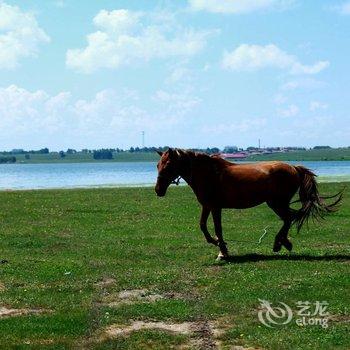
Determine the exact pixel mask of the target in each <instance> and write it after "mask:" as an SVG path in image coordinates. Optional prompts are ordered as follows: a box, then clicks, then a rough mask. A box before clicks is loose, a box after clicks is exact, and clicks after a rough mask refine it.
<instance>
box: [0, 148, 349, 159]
mask: <svg viewBox="0 0 350 350" xmlns="http://www.w3.org/2000/svg"><path fill="white" fill-rule="evenodd" d="M0 156H1V153H0ZM6 156H7V155H6ZM15 156H16V158H17V163H83V162H156V161H158V160H159V156H158V154H157V153H155V152H154V153H152V152H135V153H130V152H122V153H115V154H114V155H113V157H114V158H113V159H111V160H95V159H93V156H92V154H91V153H82V152H78V153H75V154H66V156H65V157H64V158H61V157H60V155H59V154H58V153H57V152H56V153H55V152H51V153H49V154H30V159H25V155H24V154H15ZM246 160H248V161H255V160H284V161H288V160H296V161H303V160H350V148H333V149H321V150H317V149H316V150H307V151H291V152H287V153H273V154H266V155H252V156H250V157H248V158H247V159H246Z"/></svg>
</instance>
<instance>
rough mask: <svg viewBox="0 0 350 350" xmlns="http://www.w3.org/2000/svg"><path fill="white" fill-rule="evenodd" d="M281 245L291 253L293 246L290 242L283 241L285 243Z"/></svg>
mask: <svg viewBox="0 0 350 350" xmlns="http://www.w3.org/2000/svg"><path fill="white" fill-rule="evenodd" d="M283 245H284V247H285V248H286V249H287V250H288V251H292V249H293V244H292V242H290V241H285V242H283Z"/></svg>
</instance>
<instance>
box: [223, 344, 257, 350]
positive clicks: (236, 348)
mask: <svg viewBox="0 0 350 350" xmlns="http://www.w3.org/2000/svg"><path fill="white" fill-rule="evenodd" d="M230 350H263V349H262V348H251V347H249V348H246V347H244V346H242V345H233V346H232V347H231V348H230Z"/></svg>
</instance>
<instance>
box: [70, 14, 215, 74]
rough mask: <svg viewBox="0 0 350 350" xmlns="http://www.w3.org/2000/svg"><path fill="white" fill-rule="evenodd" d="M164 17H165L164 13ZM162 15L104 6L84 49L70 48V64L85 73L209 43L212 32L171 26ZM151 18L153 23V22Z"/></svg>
mask: <svg viewBox="0 0 350 350" xmlns="http://www.w3.org/2000/svg"><path fill="white" fill-rule="evenodd" d="M161 18H163V17H161ZM161 18H156V17H155V16H154V14H153V15H151V16H150V17H147V14H144V13H139V12H132V11H129V10H123V9H121V10H114V11H110V12H109V11H106V10H101V11H100V12H99V13H98V14H97V15H96V16H95V18H94V20H93V22H94V25H95V26H96V28H97V31H96V32H94V33H91V34H89V35H88V36H87V42H88V43H87V46H86V47H85V48H83V49H70V50H68V51H67V55H66V64H67V66H68V67H70V68H73V69H76V70H78V71H81V72H84V73H91V72H93V71H95V70H97V69H99V68H118V67H120V66H122V65H127V64H131V63H140V62H146V61H149V60H151V59H164V58H168V57H189V56H192V55H194V54H196V53H198V52H199V51H200V50H202V48H203V47H204V46H205V44H206V40H207V38H208V35H209V34H210V32H204V31H196V30H193V29H183V28H172V30H169V28H168V27H167V26H166V25H163V24H162V23H159V21H161ZM150 22H151V23H150Z"/></svg>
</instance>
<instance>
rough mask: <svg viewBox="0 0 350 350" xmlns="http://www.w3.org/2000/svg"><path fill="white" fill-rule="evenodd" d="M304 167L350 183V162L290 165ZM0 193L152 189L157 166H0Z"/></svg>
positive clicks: (322, 177) (322, 176) (323, 176)
mask: <svg viewBox="0 0 350 350" xmlns="http://www.w3.org/2000/svg"><path fill="white" fill-rule="evenodd" d="M290 163H294V164H303V165H304V166H306V167H308V168H310V169H312V170H313V171H314V172H315V173H316V174H317V175H319V181H349V180H350V161H317V162H311V161H310V162H290ZM0 174H1V176H0V190H27V189H45V188H78V187H109V186H111V187H114V186H150V185H154V183H155V181H156V177H157V171H156V163H155V162H137V163H136V162H135V163H129V162H125V163H118V162H111V163H60V164H57V163H50V164H0Z"/></svg>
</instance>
